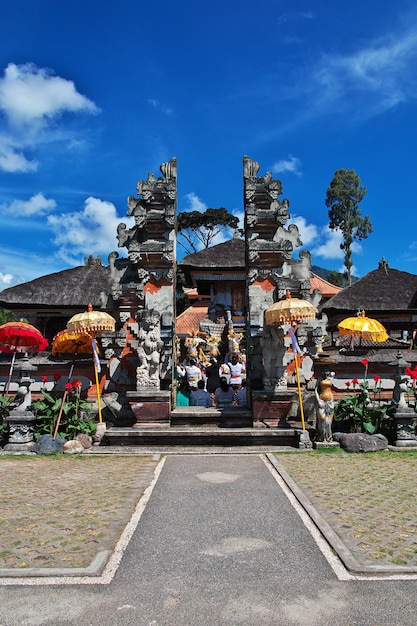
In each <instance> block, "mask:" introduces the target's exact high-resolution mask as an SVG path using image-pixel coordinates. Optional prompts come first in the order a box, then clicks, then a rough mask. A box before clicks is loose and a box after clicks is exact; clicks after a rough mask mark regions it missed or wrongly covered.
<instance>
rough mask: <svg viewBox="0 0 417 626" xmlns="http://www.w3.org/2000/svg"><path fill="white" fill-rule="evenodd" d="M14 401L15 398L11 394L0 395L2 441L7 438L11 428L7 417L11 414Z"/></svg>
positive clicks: (0, 432) (0, 433) (0, 436)
mask: <svg viewBox="0 0 417 626" xmlns="http://www.w3.org/2000/svg"><path fill="white" fill-rule="evenodd" d="M13 402H14V398H12V397H10V396H9V397H7V396H0V441H1V440H2V439H5V438H7V434H8V432H9V429H8V426H7V422H6V417H7V416H8V414H9V411H10V408H11V406H12V405H13Z"/></svg>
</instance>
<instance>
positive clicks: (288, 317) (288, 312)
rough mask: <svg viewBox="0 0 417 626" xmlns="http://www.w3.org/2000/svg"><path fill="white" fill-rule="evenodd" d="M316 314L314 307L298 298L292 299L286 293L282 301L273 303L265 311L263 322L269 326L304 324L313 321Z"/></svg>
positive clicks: (289, 294) (288, 293)
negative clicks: (293, 323)
mask: <svg viewBox="0 0 417 626" xmlns="http://www.w3.org/2000/svg"><path fill="white" fill-rule="evenodd" d="M316 313H317V309H316V307H315V306H314V305H313V304H311V302H308V301H307V300H301V299H300V298H292V297H291V293H290V292H289V291H287V295H286V297H285V299H284V300H279V301H278V302H275V304H273V305H272V306H270V307H269V309H267V310H266V311H265V321H266V323H267V324H268V325H269V326H274V325H279V326H280V325H281V324H285V323H288V324H292V322H305V321H307V320H311V319H315V317H316Z"/></svg>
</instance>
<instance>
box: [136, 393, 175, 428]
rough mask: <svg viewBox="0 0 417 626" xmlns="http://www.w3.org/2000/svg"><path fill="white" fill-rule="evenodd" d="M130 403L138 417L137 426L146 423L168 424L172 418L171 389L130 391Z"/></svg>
mask: <svg viewBox="0 0 417 626" xmlns="http://www.w3.org/2000/svg"><path fill="white" fill-rule="evenodd" d="M126 396H127V399H128V401H129V404H130V406H131V408H132V411H133V413H134V415H135V418H136V423H135V424H133V426H134V427H135V426H136V427H139V426H146V424H155V423H156V424H160V425H166V424H169V423H170V420H171V392H170V391H156V390H155V391H152V390H149V391H148V390H144V391H128V392H127V393H126Z"/></svg>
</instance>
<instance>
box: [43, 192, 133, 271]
mask: <svg viewBox="0 0 417 626" xmlns="http://www.w3.org/2000/svg"><path fill="white" fill-rule="evenodd" d="M123 221H124V222H125V223H126V224H127V226H128V227H130V226H131V225H133V220H132V219H131V218H124V219H123ZM48 224H49V226H50V227H51V228H52V230H53V231H54V233H55V238H54V244H55V245H56V246H57V248H58V251H57V253H58V256H59V257H60V258H61V259H63V260H65V261H66V262H67V263H69V264H71V265H77V264H79V263H82V262H83V259H84V258H85V257H86V256H88V255H89V254H93V255H105V256H106V260H107V255H108V254H109V252H111V251H112V250H114V249H115V248H117V239H116V235H117V226H118V225H119V224H120V217H118V215H117V213H116V207H115V206H114V204H112V203H111V202H107V201H104V200H100V199H99V198H93V197H89V198H87V200H86V201H85V203H84V208H83V210H82V211H79V212H73V213H66V214H62V215H50V216H49V217H48Z"/></svg>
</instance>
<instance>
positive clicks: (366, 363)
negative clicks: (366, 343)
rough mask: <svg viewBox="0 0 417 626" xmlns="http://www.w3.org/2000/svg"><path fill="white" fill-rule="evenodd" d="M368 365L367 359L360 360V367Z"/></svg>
mask: <svg viewBox="0 0 417 626" xmlns="http://www.w3.org/2000/svg"><path fill="white" fill-rule="evenodd" d="M368 364H369V361H368V359H362V365H364V366H365V367H366V366H367V365H368Z"/></svg>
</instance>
